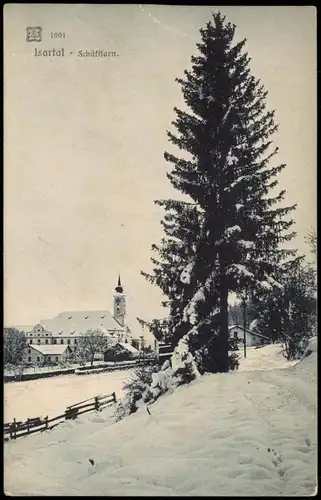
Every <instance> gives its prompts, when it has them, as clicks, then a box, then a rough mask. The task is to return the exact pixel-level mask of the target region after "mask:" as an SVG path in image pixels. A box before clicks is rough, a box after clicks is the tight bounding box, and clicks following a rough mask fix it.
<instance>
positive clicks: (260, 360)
mask: <svg viewBox="0 0 321 500" xmlns="http://www.w3.org/2000/svg"><path fill="white" fill-rule="evenodd" d="M239 355H240V367H239V371H242V372H244V371H246V372H248V371H253V370H258V369H259V370H275V369H282V368H289V367H290V366H293V365H295V364H296V363H297V361H287V360H286V358H285V357H284V356H283V354H282V346H281V344H270V345H266V346H264V347H259V348H258V349H257V348H255V347H247V349H246V358H244V352H243V349H242V348H241V349H240V351H239Z"/></svg>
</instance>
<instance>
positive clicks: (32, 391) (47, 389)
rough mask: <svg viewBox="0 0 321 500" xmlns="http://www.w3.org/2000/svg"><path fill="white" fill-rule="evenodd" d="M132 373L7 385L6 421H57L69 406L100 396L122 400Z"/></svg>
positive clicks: (109, 373) (72, 375)
mask: <svg viewBox="0 0 321 500" xmlns="http://www.w3.org/2000/svg"><path fill="white" fill-rule="evenodd" d="M129 374H130V372H129V371H117V372H105V373H100V374H90V375H84V376H79V375H74V374H71V375H63V376H58V377H50V378H42V379H37V380H27V381H25V382H16V383H10V384H4V421H5V422H11V421H12V420H13V418H14V417H15V418H16V419H17V420H26V419H27V418H28V417H30V418H32V417H39V416H42V417H45V416H46V415H48V416H49V417H55V416H57V415H59V414H61V413H64V411H65V409H66V406H68V405H72V404H75V403H78V402H79V401H83V400H84V399H87V398H91V397H94V396H98V395H99V394H111V393H112V392H115V393H116V396H117V397H120V396H121V393H122V386H123V381H124V380H126V379H127V378H128V376H129Z"/></svg>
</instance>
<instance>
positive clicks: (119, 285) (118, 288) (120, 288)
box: [115, 274, 124, 293]
mask: <svg viewBox="0 0 321 500" xmlns="http://www.w3.org/2000/svg"><path fill="white" fill-rule="evenodd" d="M115 290H116V292H118V293H123V291H124V289H123V287H122V284H121V281H120V274H119V275H118V285H117V286H116V288H115Z"/></svg>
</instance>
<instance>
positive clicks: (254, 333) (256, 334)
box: [228, 325, 270, 340]
mask: <svg viewBox="0 0 321 500" xmlns="http://www.w3.org/2000/svg"><path fill="white" fill-rule="evenodd" d="M234 328H239V329H240V330H242V332H243V331H244V328H243V326H241V325H232V326H229V327H228V329H229V330H232V329H234ZM245 331H246V332H247V333H250V334H251V335H254V336H255V337H262V338H263V339H266V340H270V339H269V337H266V336H265V335H262V334H261V333H257V332H254V331H253V330H249V329H248V328H245Z"/></svg>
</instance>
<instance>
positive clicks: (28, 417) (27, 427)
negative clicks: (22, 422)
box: [27, 417, 30, 434]
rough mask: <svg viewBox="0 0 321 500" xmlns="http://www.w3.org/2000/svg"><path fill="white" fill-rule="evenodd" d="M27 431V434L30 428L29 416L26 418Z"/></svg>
mask: <svg viewBox="0 0 321 500" xmlns="http://www.w3.org/2000/svg"><path fill="white" fill-rule="evenodd" d="M27 431H28V434H29V433H30V428H29V417H28V418H27Z"/></svg>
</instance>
